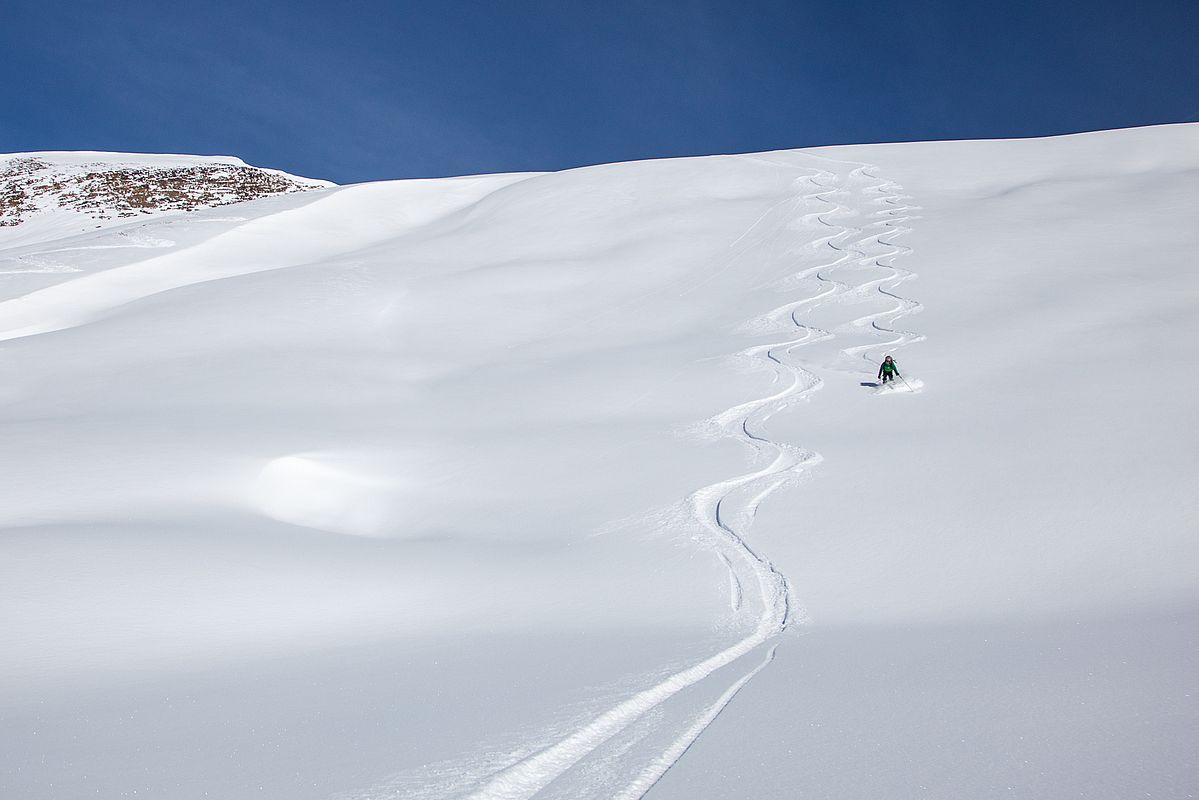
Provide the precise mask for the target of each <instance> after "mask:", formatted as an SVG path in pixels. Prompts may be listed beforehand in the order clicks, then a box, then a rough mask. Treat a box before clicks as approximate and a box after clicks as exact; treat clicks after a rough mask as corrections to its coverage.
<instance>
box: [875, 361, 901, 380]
mask: <svg viewBox="0 0 1199 800" xmlns="http://www.w3.org/2000/svg"><path fill="white" fill-rule="evenodd" d="M878 376H879V377H880V378H882V381H883V386H886V385H887V382H888V381H890V382H892V383H894V382H895V379H896V378H898V377H899V365H898V364H896V363H895V361H894V360H893V359H892V358H891V356H887V357H886V358H884V359H883V363H882V364H879V367H878Z"/></svg>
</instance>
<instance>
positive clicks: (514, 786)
mask: <svg viewBox="0 0 1199 800" xmlns="http://www.w3.org/2000/svg"><path fill="white" fill-rule="evenodd" d="M754 160H757V161H763V162H765V163H769V164H772V165H773V166H776V167H786V168H789V169H795V168H796V167H795V165H790V164H780V163H777V162H773V161H766V160H765V159H754ZM826 160H831V159H826ZM841 163H845V162H841ZM871 168H872V167H871V166H870V165H861V166H859V167H858V168H857V169H855V170H853V171H852V172H850V178H861V177H865V178H869V179H874V180H879V183H878V184H876V185H875V186H872V187H870V189H869V190H868V191H872V192H874V193H877V194H879V195H880V198H879V200H877V201H876V202H882V203H885V204H886V205H888V206H890V207H889V208H887V209H885V210H883V211H881V212H876V214H883V215H886V217H887V218H886V219H885V220H882V221H880V222H873V223H870V224H869V225H868V226H867V227H875V226H880V225H881V226H883V227H884V228H885V229H886V230H885V231H884V232H882V233H867V234H866V235H864V236H862V235H861V234H863V233H865V231H864V230H863V229H862V228H856V227H850V226H847V225H844V224H841V223H839V222H836V221H833V219H831V218H833V217H841V216H852V215H853V213H854V212H853V211H852V209H850V208H849V207H847V206H845V205H843V204H841V203H840V202H838V201H837V200H835V199H830V198H834V197H836V196H837V195H838V194H840V193H842V192H843V191H844V190H843V189H842V188H841V187H839V186H838V185H837V184H836V181H837V180H838V178H837V175H836V174H835V173H833V172H829V171H827V170H816V171H815V173H814V174H810V175H806V176H804V177H801V178H799V179H798V180H797V183H799V184H803V183H805V182H806V183H808V184H810V185H811V187H812V191H808V192H806V193H801V194H800V195H799V196H798V200H799V201H800V203H801V204H807V203H809V202H810V201H813V200H815V201H819V202H822V203H824V204H826V205H828V206H829V208H828V209H824V210H821V211H817V212H813V213H808V214H805V215H803V216H802V217H801V218H800V219H799V221H798V222H799V224H801V225H812V224H815V225H819V226H820V227H821V228H823V229H826V232H825V233H824V234H823V235H822V236H819V237H817V238H816V239H815V240H814V241H812V244H814V245H816V246H817V247H828V248H829V249H831V250H832V251H833V252H834V253H835V254H836V255H835V257H834V258H832V259H831V260H829V261H827V262H824V263H821V264H819V265H817V266H815V267H812V268H809V269H805V270H803V271H801V272H799V273H797V274H796V275H794V276H792V279H791V280H792V281H799V280H802V279H805V278H809V277H812V276H815V278H816V279H817V280H818V281H819V282H820V283H821V284H823V285H824V287H825V288H824V289H823V290H822V291H820V292H819V293H818V294H816V295H815V296H813V297H808V298H805V299H803V300H799V301H795V302H791V303H788V304H786V305H783V306H780V307H778V308H776V309H774V310H773V311H771V312H769V313H767V314H766V315H764V316H763V317H760V318H759V319H758V320H755V321H753V322H754V323H756V324H757V325H758V326H759V327H761V326H762V325H768V326H770V327H771V328H772V329H783V330H788V331H790V333H791V334H792V335H791V336H789V337H788V338H786V339H784V340H782V341H778V342H774V343H772V344H763V345H755V346H753V347H750V348H747V349H746V350H743V351H742V352H741V353H739V354H738V355H739V356H741V357H743V358H749V359H752V360H754V361H755V362H756V363H758V364H760V365H762V366H765V367H766V368H768V369H770V370H772V371H773V373H774V380H773V384H772V385H774V386H779V385H780V384H781V388H779V389H777V390H776V391H774V392H773V393H772V394H770V395H768V396H766V397H762V398H759V399H757V400H752V401H749V402H746V403H741V404H739V405H736V406H734V407H732V408H730V409H728V410H727V411H725V412H723V413H721V414H719V415H717V416H716V417H713V418H712V419H711V420H709V421H708V423H707V426H708V429H709V430H714V431H715V432H716V433H717V435H718V437H720V438H724V437H729V438H735V439H737V440H739V441H741V442H743V443H745V444H746V445H747V446H748V447H750V448H751V449H752V450H753V451H754V453H755V460H758V461H761V460H763V459H765V458H769V459H770V462H769V463H768V464H767V465H766V466H764V467H762V468H760V469H756V470H754V471H751V472H748V473H746V474H744V475H740V476H738V477H734V478H730V479H728V480H724V481H719V482H717V483H714V484H712V485H710V486H705V487H703V488H701V489H699V490H697V491H695V492H693V493H692V494H691V495H690V496H689V497H688V498H686V500H685V501H684V502H685V505H686V507H687V508H688V510H689V511H690V514H691V516H693V518H694V519H696V520H698V521H699V523H700V526H701V528H702V530H703V531H704V532H705V534H706V537H705V538H706V545H707V546H711V547H712V548H713V549H714V550H715V551H716V553H717V556H718V557H719V559H720V561H721V563H723V564H724V565H725V567H726V569H727V570H728V573H729V584H730V605H731V607H732V609H733V611H734V612H739V611H740V610H741V608H742V606H743V604H744V602H745V598H746V595H747V591H746V589H745V582H744V581H743V580H742V579H741V577H740V576H739V575H738V570H737V568H736V564H741V565H742V567H743V568H744V569H747V570H748V571H749V573H750V577H751V583H753V584H756V586H755V587H754V588H755V590H756V592H755V593H756V597H757V599H758V601H759V602H760V604H761V610H760V612H759V614H758V617H757V619H756V622H755V624H754V627H753V629H752V631H751V632H750V633H749V634H748V635H747V636H745V637H744V638H742V639H741V640H740V641H738V642H736V643H735V644H733V645H732V646H730V647H727V648H725V649H724V650H721V651H720V652H718V653H716V654H714V655H712V656H710V657H708V658H706V659H704V660H703V661H701V662H699V663H697V664H694V665H693V666H691V667H688V668H687V669H684V670H682V671H680V672H678V673H675V674H673V675H671V676H669V677H668V678H666V679H665V680H663V681H661V682H660V683H658V684H656V685H654V686H651V687H650V688H648V689H645V690H643V691H641V692H638V693H637V694H635V695H633V696H632V697H629V698H628V699H626V700H624V701H622V702H621V703H618V704H617V705H616V706H614V707H613V708H611V709H609V710H608V711H606V712H604V713H603V714H601V715H599V716H598V717H596V718H594V719H593V720H592V721H591V722H589V723H587V724H586V725H583V726H582V727H580V728H578V729H577V730H575V731H574V732H573V733H571V734H570V735H568V736H566V737H565V738H563V739H561V740H559V741H558V742H556V743H555V744H552V745H550V746H548V747H546V748H544V749H542V750H540V751H539V752H536V753H534V754H532V755H530V756H528V757H527V758H524V759H522V760H520V761H518V762H517V763H515V764H512V765H510V766H508V767H506V768H504V769H501V770H499V771H498V772H496V773H494V774H492V775H491V777H490V778H488V779H487V780H486V781H485V783H484V784H483V785H482V786H481V787H479V788H478V789H476V790H475V791H474V792H472V793H471V794H470V795H469V796H468V797H469V798H470V800H530V798H533V797H534V796H536V795H537V794H538V793H539V792H540V791H541V790H543V789H544V788H546V787H547V786H548V785H549V784H551V783H552V782H553V781H555V780H556V779H557V778H559V777H560V776H562V775H563V774H564V773H566V772H567V771H568V770H570V769H571V768H572V767H574V766H575V765H576V764H578V763H579V762H580V761H582V760H583V759H584V758H586V757H587V756H588V755H589V754H590V753H592V752H593V751H594V750H596V749H597V748H599V747H600V746H601V745H602V744H604V743H605V742H606V741H608V740H609V739H611V738H612V737H613V736H615V735H616V734H618V733H619V732H620V731H622V730H624V729H625V728H627V727H628V726H629V725H631V724H632V723H633V722H634V721H636V720H637V719H639V718H640V717H642V716H643V715H644V714H646V713H647V712H649V711H650V710H651V709H654V708H656V707H657V706H659V705H660V704H662V703H664V702H665V701H667V700H668V699H670V698H671V697H673V696H674V695H675V694H677V693H678V692H680V691H681V690H683V689H686V688H687V687H689V686H692V685H694V684H696V683H698V682H699V681H701V680H703V679H704V678H706V677H708V676H709V675H711V674H712V673H714V672H716V671H717V670H719V669H721V668H723V667H725V666H727V665H729V664H732V663H733V662H734V661H737V660H738V659H740V658H741V657H742V656H745V655H746V654H748V653H750V652H752V651H754V650H755V649H757V648H759V647H761V646H763V645H765V644H766V643H768V642H770V641H771V640H772V639H774V638H775V637H777V636H778V635H779V634H781V633H782V632H783V631H784V630H786V628H787V626H788V624H789V623H790V622H791V621H792V619H793V617H795V616H796V615H797V610H796V606H795V603H794V600H793V598H792V591H791V587H790V585H789V583H788V581H787V578H786V576H784V575H783V574H782V573H781V572H780V571H779V570H778V569H776V568H775V566H774V565H773V564H772V563H771V561H770V560H769V559H768V558H767V557H765V556H764V555H763V554H761V553H760V552H758V551H757V550H756V549H755V548H754V547H753V546H752V545H751V544H750V543H749V542H748V541H747V540H746V538H745V531H746V530H747V528H748V526H749V524H750V523H751V522H752V520H753V518H754V516H755V514H756V512H757V508H758V506H759V505H760V503H761V502H762V501H763V500H764V499H765V498H766V497H767V496H768V495H770V494H771V493H772V492H774V491H775V490H777V489H778V488H779V487H781V486H783V485H786V484H787V483H788V482H790V481H792V480H794V479H795V478H796V477H797V476H798V475H799V474H801V473H802V472H804V471H806V470H807V469H808V468H810V467H811V466H813V465H815V464H817V463H819V462H820V460H821V457H820V455H819V454H817V453H814V452H811V451H808V450H805V449H803V448H800V447H797V446H795V445H791V444H789V443H786V442H778V441H774V440H772V439H770V438H769V437H768V436H767V435H766V433H765V432H764V427H765V424H766V422H767V421H768V420H769V419H770V418H771V417H772V416H774V415H775V414H777V413H779V412H780V411H782V410H783V409H785V408H787V407H788V406H790V405H791V404H792V403H794V402H796V401H797V400H800V399H803V398H805V397H807V396H809V395H810V394H812V393H813V392H815V391H817V390H819V389H820V388H821V386H822V385H823V380H822V379H821V378H819V377H817V376H816V375H815V374H813V373H812V372H810V371H808V370H807V369H804V368H803V367H801V366H799V365H798V364H795V363H793V362H792V359H791V355H792V353H793V352H794V351H795V350H796V349H798V348H801V347H803V346H805V345H809V344H812V343H814V342H818V341H824V340H827V339H830V338H833V336H834V334H832V333H830V332H827V331H822V330H820V329H818V328H814V327H810V326H807V325H804V324H803V323H801V322H800V321H799V318H798V314H799V312H800V311H801V310H806V309H807V308H810V307H812V306H814V305H816V304H820V303H824V302H827V301H829V300H832V299H834V298H838V297H840V296H843V295H849V294H851V293H852V294H861V293H863V292H866V291H868V290H871V289H873V290H876V291H878V292H880V293H882V294H884V295H886V296H888V297H893V298H895V299H896V300H897V301H898V302H899V306H897V307H896V308H895V309H892V310H889V311H886V312H882V313H879V314H870V315H867V316H865V317H861V318H859V319H857V320H854V321H853V322H852V323H850V324H851V325H853V326H861V325H864V324H866V323H867V322H869V323H870V324H871V325H872V326H873V327H874V328H875V330H877V331H880V332H893V333H896V334H898V335H900V338H899V339H896V340H895V341H892V342H887V343H886V344H885V346H887V347H894V346H896V345H898V344H903V343H907V342H909V341H916V340H917V339H918V338H921V337H918V335H916V334H909V333H906V332H905V333H901V332H898V331H892V329H890V328H888V327H885V326H884V325H883V324H881V323H880V320H889V321H890V322H892V323H893V322H894V320H895V319H897V318H898V317H900V316H902V315H904V314H907V313H911V311H913V310H915V309H918V308H919V306H918V304H916V303H915V302H914V301H910V300H906V299H904V298H901V297H899V296H898V295H895V294H893V293H892V292H890V290H889V288H888V287H894V286H895V285H897V284H898V283H900V282H902V281H904V280H907V279H909V278H911V277H913V273H910V272H907V271H905V270H900V269H898V268H896V267H894V266H892V265H891V262H892V261H893V260H894V259H895V258H896V257H898V256H900V255H904V254H906V253H908V252H910V248H906V247H903V246H902V245H896V244H894V243H893V242H891V241H890V239H891V238H892V237H893V236H895V235H898V234H900V233H903V232H906V231H907V228H906V227H905V226H904V225H903V224H902V223H903V222H904V221H906V220H907V219H908V217H906V216H902V215H903V213H904V212H906V211H907V210H908V208H909V207H908V206H903V205H901V201H902V200H903V199H905V198H904V197H903V196H902V195H901V194H899V193H898V187H897V186H896V185H895V184H894V183H892V182H890V181H886V180H881V179H878V178H877V177H876V176H874V175H871V174H869V173H868V172H867V170H868V169H871ZM821 181H829V183H822V182H821ZM759 222H760V220H759ZM756 225H757V223H755V226H756ZM744 236H745V235H743V236H742V238H744ZM871 244H874V245H881V246H883V247H887V248H889V251H888V252H887V253H884V254H881V255H878V256H871V255H868V254H867V253H866V251H865V250H864V249H863V248H865V247H867V246H869V245H871ZM851 263H852V264H856V265H866V266H877V267H880V268H882V269H885V270H889V271H890V275H888V276H885V277H882V278H879V279H876V280H872V281H869V282H867V283H866V284H863V285H862V286H858V287H855V288H851V287H849V286H848V285H847V284H845V283H842V282H840V281H837V280H835V279H834V278H833V277H831V274H832V273H833V272H835V271H836V270H837V269H838V268H839V267H843V266H845V265H847V264H851ZM879 346H880V345H877V344H875V345H870V346H867V347H864V348H857V347H855V348H847V349H846V350H845V351H843V352H846V353H849V352H855V353H856V352H859V351H861V352H864V353H865V351H867V350H870V349H872V348H877V347H879ZM864 357H867V358H869V357H870V356H869V354H868V353H866V354H865V355H864ZM773 655H774V649H773V648H771V649H770V651H769V654H768V655H767V657H766V659H765V661H763V662H762V663H761V664H759V665H758V666H756V667H754V668H753V669H751V670H750V671H749V672H747V673H746V674H744V675H743V676H742V677H740V678H738V679H737V680H736V681H735V682H734V683H733V684H732V686H731V687H730V688H729V689H727V690H726V691H725V692H724V693H723V694H722V695H721V696H720V697H719V698H718V699H717V700H716V702H715V703H714V704H712V705H711V706H710V707H709V708H708V709H707V710H706V711H705V712H704V713H702V714H700V715H699V716H698V717H697V718H696V719H695V720H694V721H693V723H692V724H691V725H690V726H689V727H688V728H687V729H686V730H684V731H683V733H682V734H681V735H680V736H678V737H677V738H676V739H675V740H674V741H673V742H672V744H671V745H670V746H669V747H668V748H667V749H666V750H665V752H663V753H662V754H660V755H659V756H658V757H656V758H655V759H653V760H652V761H651V762H650V764H649V765H648V766H646V767H645V768H644V769H643V770H642V771H641V772H640V773H639V774H638V775H637V776H636V777H635V778H634V779H633V780H632V781H631V782H630V783H629V784H628V785H627V786H626V787H625V788H624V789H623V790H622V791H620V792H619V793H618V794H616V795H615V796H616V797H618V798H620V800H636V798H639V797H641V796H643V795H644V794H645V793H646V792H647V791H649V789H650V788H651V787H652V786H653V785H654V784H655V783H657V781H658V780H659V779H661V777H662V776H663V775H665V773H666V772H667V771H668V770H669V769H670V767H671V766H673V765H674V763H676V762H677V760H678V759H679V758H680V757H682V755H683V754H684V753H685V752H686V751H687V749H688V748H689V747H690V746H691V745H692V743H694V741H695V740H696V739H697V738H698V737H699V736H700V734H701V733H702V732H703V731H704V729H705V728H707V726H708V725H709V724H711V723H712V721H713V720H715V719H716V717H717V716H718V715H719V714H720V712H721V710H723V709H724V707H725V706H726V705H727V704H728V703H729V702H730V701H731V700H732V698H733V697H734V696H735V695H736V693H737V692H738V691H739V690H740V689H741V688H742V687H743V686H744V685H745V684H746V683H748V681H749V680H750V679H751V678H752V677H753V676H754V675H756V674H757V673H758V672H759V671H760V670H761V669H763V668H764V667H765V666H766V665H767V664H768V663H769V662H770V660H771V659H772V658H773Z"/></svg>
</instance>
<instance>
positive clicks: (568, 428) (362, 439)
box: [0, 125, 1199, 800]
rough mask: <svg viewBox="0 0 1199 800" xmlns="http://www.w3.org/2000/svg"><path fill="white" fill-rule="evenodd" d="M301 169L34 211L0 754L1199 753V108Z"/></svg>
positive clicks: (511, 762) (5, 576) (702, 764)
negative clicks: (169, 205)
mask: <svg viewBox="0 0 1199 800" xmlns="http://www.w3.org/2000/svg"><path fill="white" fill-rule="evenodd" d="M28 157H44V158H46V159H49V158H50V157H49V156H48V155H46V154H30V155H29V156H28ZM4 158H9V159H10V161H11V157H4ZM62 158H64V159H66V158H68V157H67V156H63V157H62ZM70 158H76V159H79V161H78V171H77V172H73V173H72V174H84V175H85V174H86V173H87V170H88V169H90V168H89V167H85V166H83V163H84V162H85V161H86V160H87V159H89V158H91V156H90V155H89V154H81V155H79V156H71V157H70ZM131 158H134V159H136V160H137V161H138V162H139V163H140V164H141V165H142V168H144V169H146V170H151V169H159V168H162V169H176V168H181V167H180V165H181V164H192V165H198V166H205V165H207V166H209V167H211V168H212V169H216V170H231V169H235V168H236V165H237V164H238V163H240V162H233V161H229V160H219V161H220V163H214V162H212V160H210V159H195V160H194V161H189V160H188V157H177V156H164V157H144V156H136V157H131ZM159 158H161V159H162V160H161V161H158V160H156V159H159ZM3 163H5V162H4V161H3V160H2V159H0V165H2V164H3ZM60 164H62V165H65V164H67V161H62V162H60ZM230 165H231V166H230ZM61 169H64V170H67V169H68V167H67V166H61ZM69 169H70V170H75V169H76V167H74V166H72V167H70V168H69ZM68 171H69V170H68ZM305 186H308V185H307V184H306V185H305ZM301 188H305V187H301ZM308 188H315V189H317V190H315V191H294V192H293V191H284V192H281V193H272V194H270V195H269V196H264V197H256V198H255V199H252V200H249V201H248V202H239V203H236V204H231V205H225V206H221V207H219V208H197V209H196V210H194V211H191V212H189V213H186V214H182V213H163V214H150V215H142V214H140V212H135V213H136V215H135V216H132V217H120V216H119V214H120V213H121V209H122V207H121V205H120V203H117V204H116V205H114V206H112V207H109V206H107V205H105V206H104V209H105V210H104V213H105V214H107V215H108V216H110V217H111V218H110V219H105V220H102V221H101V222H102V224H103V227H101V228H100V229H91V228H89V229H88V230H81V229H80V228H81V227H86V226H81V224H80V220H81V219H82V217H81V216H80V214H81V213H84V212H79V211H75V210H69V211H64V210H62V208H61V207H59V208H57V210H53V211H48V212H46V214H45V215H44V216H42V217H41V219H42V223H37V224H38V225H40V226H41V227H38V228H36V229H35V228H33V227H29V226H34V225H35V222H36V220H37V217H36V216H32V217H30V219H29V221H26V222H22V223H21V224H20V225H18V226H16V227H12V228H6V229H3V230H0V364H3V369H4V380H2V381H0V423H2V424H3V428H4V431H5V445H4V452H3V457H2V460H0V465H2V467H3V470H4V474H3V480H0V652H2V653H4V658H3V659H2V660H0V796H3V797H9V796H11V797H20V798H28V799H29V800H41V799H42V798H45V799H46V800H49V799H50V798H55V799H56V800H57V798H64V797H66V798H70V797H126V796H135V795H136V796H149V797H162V798H172V800H191V798H204V797H224V798H242V797H265V798H280V799H281V800H282V799H283V798H286V799H287V800H306V799H308V798H326V799H332V798H337V799H338V800H399V799H400V798H404V799H405V800H409V799H412V800H432V799H433V798H472V799H473V800H533V799H534V798H536V799H537V800H552V799H553V798H560V799H561V800H567V799H569V800H580V799H585V798H594V799H595V800H610V799H611V798H621V799H622V800H634V798H640V797H646V798H650V799H651V800H674V799H675V798H677V799H679V800H683V799H686V800H695V798H760V797H780V798H782V797H821V798H836V799H837V800H858V799H859V798H863V797H885V798H892V797H894V798H906V797H913V798H914V797H920V798H944V799H945V800H961V798H1000V797H1003V798H1011V797H1020V798H1055V799H1056V798H1061V797H1086V798H1110V800H1127V798H1129V797H1140V796H1153V797H1187V796H1190V795H1193V794H1194V790H1195V787H1196V786H1199V765H1197V763H1196V760H1195V759H1194V756H1193V754H1192V750H1193V749H1194V746H1193V743H1194V741H1196V739H1199V704H1197V701H1196V698H1197V696H1199V694H1197V692H1196V687H1195V678H1194V676H1195V675H1196V674H1199V661H1197V653H1199V584H1196V582H1195V580H1194V569H1195V564H1196V563H1199V537H1197V536H1196V533H1197V532H1199V528H1197V526H1196V523H1195V520H1196V519H1197V518H1199V507H1197V503H1199V500H1197V497H1199V493H1196V492H1195V487H1196V486H1197V485H1199V470H1197V467H1196V463H1197V462H1196V459H1195V453H1196V452H1199V429H1196V428H1195V426H1194V425H1193V423H1192V417H1193V406H1194V398H1195V397H1196V396H1199V373H1196V372H1195V371H1194V370H1193V369H1190V368H1189V366H1188V365H1189V363H1190V361H1191V360H1192V359H1191V356H1190V352H1189V351H1190V347H1191V343H1192V342H1193V341H1195V339H1196V338H1197V337H1199V313H1196V312H1197V304H1199V272H1196V270H1194V269H1192V268H1191V267H1190V266H1189V264H1190V260H1191V257H1192V255H1193V254H1194V253H1195V252H1196V251H1197V250H1199V227H1197V226H1196V225H1195V224H1194V218H1193V217H1194V214H1193V209H1194V208H1196V207H1199V125H1174V126H1161V127H1154V128H1143V129H1133V130H1125V131H1111V132H1101V133H1094V134H1086V135H1078V136H1066V137H1057V138H1050V139H1038V140H1019V141H978V142H938V143H918V144H897V145H871V146H857V147H838V148H819V149H813V150H792V151H779V152H772V153H761V154H749V155H741V156H721V157H709V158H694V159H675V160H660V161H646V162H635V163H628V164H611V165H602V166H596V167H589V168H584V169H577V170H570V171H566V172H560V173H536V174H514V175H491V176H473V177H466V178H455V179H445V180H416V181H390V182H379V183H368V184H361V185H356V186H348V187H317V186H308ZM47 202H49V201H47ZM55 202H56V203H58V201H57V200H56V201H55ZM107 202H108V201H105V203H107ZM125 210H130V209H125ZM52 220H53V222H52ZM89 224H91V223H90V222H89ZM22 230H25V231H26V233H25V234H21V235H18V233H19V232H20V231H22ZM5 237H7V238H5ZM884 354H892V355H894V357H895V359H896V361H897V362H898V363H899V367H900V374H901V376H902V378H901V381H902V382H901V383H899V384H897V385H894V386H888V387H886V388H884V387H880V386H879V385H878V378H877V374H876V371H877V369H878V364H879V361H881V359H882V357H883V355H884Z"/></svg>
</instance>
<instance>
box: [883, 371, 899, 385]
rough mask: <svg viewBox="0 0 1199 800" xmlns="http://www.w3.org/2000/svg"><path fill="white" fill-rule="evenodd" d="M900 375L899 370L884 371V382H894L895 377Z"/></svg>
mask: <svg viewBox="0 0 1199 800" xmlns="http://www.w3.org/2000/svg"><path fill="white" fill-rule="evenodd" d="M898 377H899V373H898V372H884V373H883V383H886V382H887V381H890V382H892V383H894V382H895V379H896V378H898Z"/></svg>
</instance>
